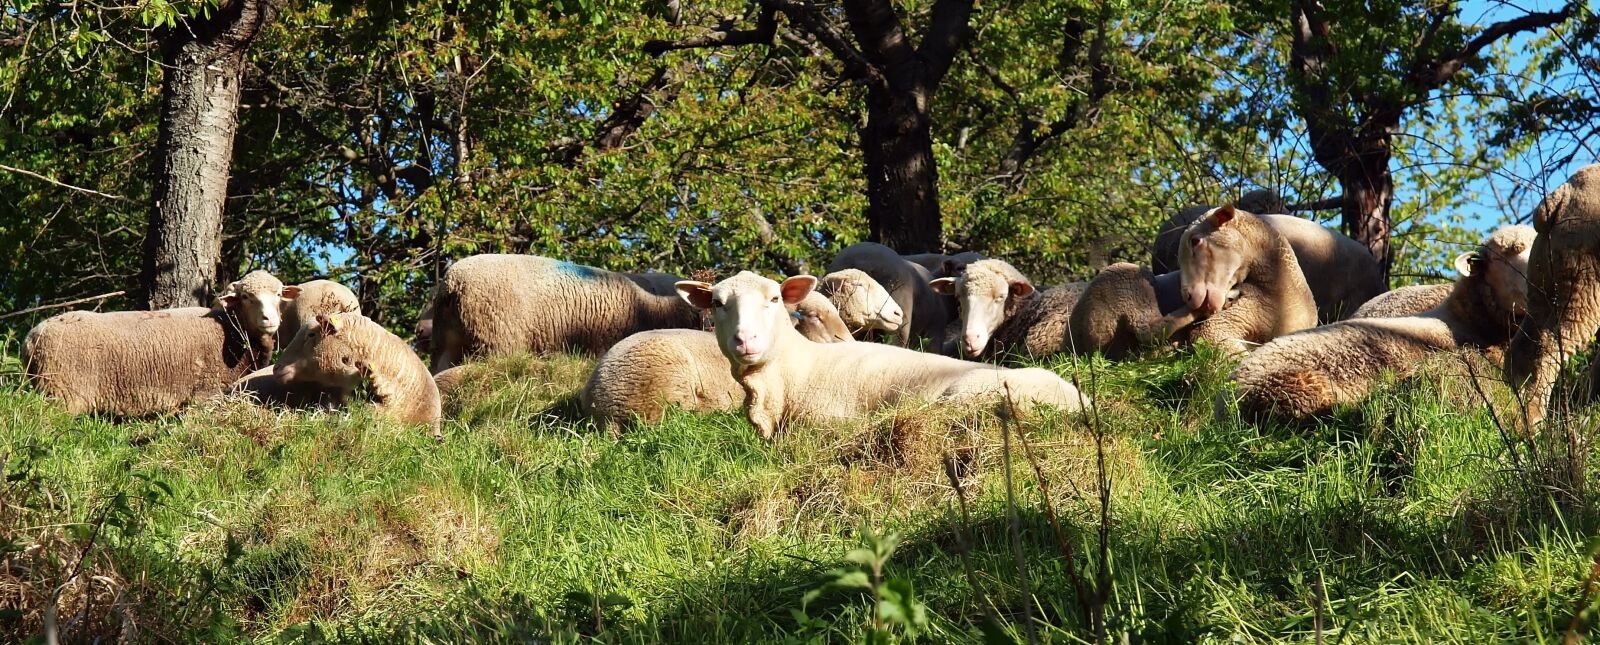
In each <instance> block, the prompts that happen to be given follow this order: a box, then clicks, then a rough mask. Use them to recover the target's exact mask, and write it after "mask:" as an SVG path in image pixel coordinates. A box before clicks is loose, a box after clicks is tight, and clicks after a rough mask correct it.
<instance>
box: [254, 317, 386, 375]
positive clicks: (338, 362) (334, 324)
mask: <svg viewBox="0 0 1600 645" xmlns="http://www.w3.org/2000/svg"><path fill="white" fill-rule="evenodd" d="M345 324H347V323H343V322H341V321H340V320H339V317H338V316H337V315H319V316H317V319H316V322H315V323H314V324H312V325H310V326H307V327H302V328H301V329H300V333H298V334H296V335H295V337H294V340H293V341H290V342H289V347H288V348H286V349H284V350H283V356H281V357H279V358H278V364H277V365H276V366H274V367H273V370H272V372H273V375H274V376H276V377H277V378H278V381H280V382H282V383H285V384H293V383H302V382H305V383H315V384H317V385H321V386H324V387H329V388H336V389H339V390H343V391H349V390H351V389H354V388H355V386H356V384H358V383H359V382H360V381H361V378H362V375H363V374H364V373H365V371H366V368H367V361H366V358H365V357H364V356H363V355H362V354H361V353H360V351H359V348H358V347H357V346H355V345H354V344H352V343H351V342H350V338H349V336H350V335H349V333H348V332H347V331H345V330H344V329H342V328H341V327H342V326H343V325H345Z"/></svg>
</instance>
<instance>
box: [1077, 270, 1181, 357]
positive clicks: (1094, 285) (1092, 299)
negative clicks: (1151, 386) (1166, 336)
mask: <svg viewBox="0 0 1600 645" xmlns="http://www.w3.org/2000/svg"><path fill="white" fill-rule="evenodd" d="M1160 320H1161V306H1160V304H1159V302H1158V300H1157V298H1156V282H1155V276H1154V275H1153V274H1151V273H1150V270H1149V269H1146V268H1144V267H1141V266H1139V265H1137V264H1132V263H1129V262H1118V263H1116V264H1113V265H1111V266H1108V267H1106V268H1105V269H1102V270H1101V271H1100V273H1099V274H1098V275H1096V276H1095V277H1094V279H1093V280H1090V281H1089V284H1088V285H1087V286H1085V288H1084V290H1083V294H1082V296H1081V297H1080V298H1079V299H1078V302H1077V306H1075V307H1073V309H1072V314H1071V317H1070V320H1069V326H1070V333H1071V336H1070V337H1069V338H1068V339H1067V341H1068V344H1067V349H1069V350H1071V351H1072V352H1074V353H1077V354H1092V353H1094V352H1100V353H1102V354H1104V355H1105V356H1106V358H1110V359H1112V360H1119V359H1122V358H1126V357H1127V356H1128V355H1129V354H1130V353H1132V352H1133V351H1134V350H1136V349H1138V348H1139V347H1140V345H1141V344H1142V339H1143V338H1145V337H1147V336H1148V334H1149V330H1150V329H1151V328H1152V326H1153V325H1155V324H1158V323H1159V322H1160Z"/></svg>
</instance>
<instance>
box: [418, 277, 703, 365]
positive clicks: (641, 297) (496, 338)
mask: <svg viewBox="0 0 1600 645" xmlns="http://www.w3.org/2000/svg"><path fill="white" fill-rule="evenodd" d="M657 275H664V274H657ZM641 280H643V281H644V282H645V283H646V284H650V283H652V282H654V281H655V280H656V278H654V277H649V278H641V277H639V276H637V275H635V276H629V275H627V274H622V273H615V272H612V271H606V270H604V269H596V268H594V267H588V266H583V265H581V264H573V263H571V262H564V261H560V260H553V259H550V258H544V257H538V256H533V255H474V256H472V257H469V258H465V259H463V260H461V261H459V262H456V263H455V264H454V265H451V267H450V268H449V270H447V271H445V274H444V277H443V278H442V279H441V280H440V282H439V285H438V288H437V291H436V295H435V298H434V303H433V319H432V320H433V328H432V333H431V344H432V349H433V350H434V352H433V354H434V356H433V371H434V372H441V371H444V370H445V369H448V368H450V367H452V366H454V365H456V364H457V363H459V362H461V360H462V359H463V358H465V357H467V356H491V355H503V354H515V353H518V352H526V351H533V352H537V353H541V354H549V353H554V352H560V351H565V350H579V351H583V352H588V353H593V354H598V353H601V352H604V351H605V350H607V349H609V348H610V347H611V346H612V345H614V344H616V343H617V341H620V340H622V339H623V338H626V337H628V336H629V335H630V334H633V333H635V332H640V331H644V330H647V329H663V328H694V327H698V326H699V325H700V315H699V313H698V312H696V311H695V310H694V309H693V308H691V307H687V306H685V305H684V304H683V302H682V301H681V300H678V299H676V298H674V297H673V296H672V295H662V294H659V293H654V292H652V289H647V288H646V287H641V286H640V281H641Z"/></svg>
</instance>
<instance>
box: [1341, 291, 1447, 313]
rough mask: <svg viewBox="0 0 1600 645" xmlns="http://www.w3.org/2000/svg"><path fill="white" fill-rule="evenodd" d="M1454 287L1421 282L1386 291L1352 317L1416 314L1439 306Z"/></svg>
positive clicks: (1364, 305)
mask: <svg viewBox="0 0 1600 645" xmlns="http://www.w3.org/2000/svg"><path fill="white" fill-rule="evenodd" d="M1454 288H1455V285H1453V284H1419V285H1415V286H1411V287H1400V288H1399V289H1395V290H1393V291H1385V292H1383V293H1380V294H1378V295H1377V296H1375V297H1374V298H1373V299H1371V300H1368V301H1367V302H1366V304H1363V305H1361V307H1360V308H1359V309H1356V312H1355V313H1353V314H1350V318H1351V319H1355V318H1399V317H1401V316H1415V315H1418V314H1420V313H1422V312H1424V311H1427V310H1429V309H1433V308H1434V307H1437V306H1439V303H1442V302H1444V299H1445V298H1448V297H1450V291H1451V290H1452V289H1454Z"/></svg>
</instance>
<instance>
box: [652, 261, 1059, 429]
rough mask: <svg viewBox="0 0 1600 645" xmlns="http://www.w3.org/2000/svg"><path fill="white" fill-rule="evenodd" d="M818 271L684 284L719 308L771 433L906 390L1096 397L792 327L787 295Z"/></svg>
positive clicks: (760, 422)
mask: <svg viewBox="0 0 1600 645" xmlns="http://www.w3.org/2000/svg"><path fill="white" fill-rule="evenodd" d="M816 281H817V279H816V278H814V277H811V276H806V275H802V276H795V277H792V278H789V279H788V280H785V281H784V282H783V284H781V285H780V284H779V283H777V282H774V281H772V280H769V279H767V278H763V277H761V276H758V275H756V274H754V273H750V272H748V271H744V272H741V273H739V274H738V275H736V276H734V277H732V278H728V279H726V280H723V281H722V282H719V283H717V284H716V285H710V284H706V283H704V282H694V281H684V282H680V283H678V292H679V293H680V294H682V296H683V299H684V300H685V301H687V302H689V303H690V304H693V305H694V306H696V307H699V308H701V309H710V310H711V312H712V313H711V315H712V318H713V319H714V320H715V322H716V329H717V331H716V336H717V345H718V347H719V348H720V349H721V350H722V354H723V356H725V357H727V359H728V362H729V364H730V365H731V372H732V374H733V376H734V378H735V379H736V380H738V381H739V383H740V385H742V386H743V388H744V390H745V393H746V398H745V415H746V417H747V418H748V419H749V420H750V423H751V424H753V425H755V427H756V430H757V431H758V432H759V433H760V434H761V436H762V437H764V438H771V437H772V436H773V433H775V432H777V431H778V430H780V429H782V428H783V427H785V426H786V425H787V424H788V423H790V422H792V421H796V420H801V419H818V418H857V417H860V416H861V415H863V414H865V413H867V412H870V411H871V410H873V409H875V408H878V407H881V406H884V405H892V404H894V403H895V402H897V401H899V400H901V399H905V398H917V397H922V398H940V399H945V398H961V399H969V398H999V397H1001V396H1003V395H1004V394H1005V393H1006V392H1007V391H1008V390H1009V391H1010V392H1011V393H1012V395H1013V396H1014V398H1015V399H1016V402H1017V404H1018V406H1019V407H1026V406H1027V405H1029V404H1035V403H1045V404H1051V405H1055V406H1058V407H1061V408H1064V409H1067V410H1076V409H1078V408H1080V407H1082V406H1084V405H1087V403H1088V401H1087V399H1085V398H1084V397H1083V395H1082V394H1080V393H1079V392H1078V389H1077V388H1075V387H1073V386H1072V384H1070V383H1067V382H1066V381H1063V380H1062V379H1061V377H1059V376H1056V375H1055V374H1054V373H1053V372H1050V371H1049V370H1043V369H1037V368H1033V369H1015V370H1011V369H1004V368H1000V367H995V366H993V365H985V364H982V363H971V362H967V361H961V360H957V359H954V358H949V357H946V356H937V355H933V354H924V353H920V352H916V351H912V350H909V349H905V348H900V347H892V346H888V345H878V344H873V343H834V344H819V343H813V342H810V341H808V340H806V339H805V338H804V337H802V336H801V335H800V333H799V332H796V331H795V330H794V328H793V327H792V326H790V325H789V324H788V323H787V322H786V319H787V317H788V314H787V313H786V312H785V310H784V304H785V303H796V302H800V301H801V300H803V299H804V298H805V297H806V295H807V294H809V293H810V292H811V290H812V288H813V287H814V286H815V285H816Z"/></svg>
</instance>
